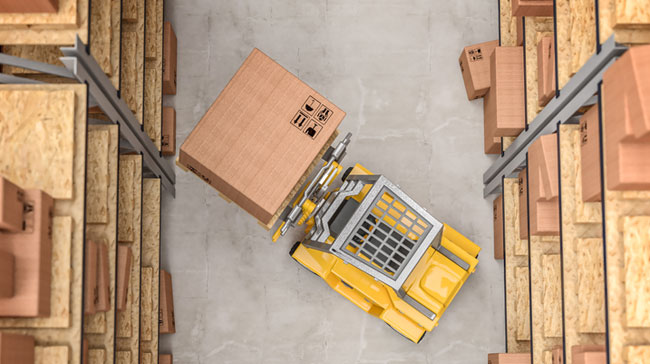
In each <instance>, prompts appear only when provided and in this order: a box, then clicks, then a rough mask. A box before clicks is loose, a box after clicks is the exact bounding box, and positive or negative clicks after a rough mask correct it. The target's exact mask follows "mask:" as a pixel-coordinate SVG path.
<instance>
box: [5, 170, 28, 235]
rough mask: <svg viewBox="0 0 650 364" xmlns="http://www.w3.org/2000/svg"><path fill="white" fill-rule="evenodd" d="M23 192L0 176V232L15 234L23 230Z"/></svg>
mask: <svg viewBox="0 0 650 364" xmlns="http://www.w3.org/2000/svg"><path fill="white" fill-rule="evenodd" d="M24 196H25V192H24V191H23V190H22V189H21V188H20V187H18V186H16V185H15V184H13V183H11V181H9V180H8V179H6V178H4V177H2V176H0V230H7V231H9V232H13V233H17V232H19V231H21V230H22V229H23V222H24V221H23V199H24Z"/></svg>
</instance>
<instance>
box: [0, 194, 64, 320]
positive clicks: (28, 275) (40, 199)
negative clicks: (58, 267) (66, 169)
mask: <svg viewBox="0 0 650 364" xmlns="http://www.w3.org/2000/svg"><path fill="white" fill-rule="evenodd" d="M25 204H26V205H27V206H29V208H28V209H27V212H26V213H25V230H24V231H23V232H20V233H0V241H2V244H0V251H4V252H6V253H9V254H12V255H13V256H14V282H15V285H14V295H13V296H11V297H4V298H0V317H44V316H49V315H50V281H51V276H52V209H53V204H54V201H53V200H52V198H51V197H50V196H49V195H48V194H46V193H45V192H43V191H40V190H25Z"/></svg>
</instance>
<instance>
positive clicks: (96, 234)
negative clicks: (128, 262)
mask: <svg viewBox="0 0 650 364" xmlns="http://www.w3.org/2000/svg"><path fill="white" fill-rule="evenodd" d="M92 133H101V134H98V135H104V133H106V142H107V145H106V155H107V158H106V166H104V167H103V168H102V170H104V169H105V173H106V175H105V176H103V178H98V179H90V160H91V159H92V158H93V157H91V153H90V152H91V150H92V149H93V148H92V146H91V137H90V135H91V134H92ZM88 152H89V153H88V159H89V164H88V168H89V177H88V180H87V182H86V185H87V186H86V193H89V191H90V190H91V189H93V188H96V186H95V185H96V184H104V185H105V187H102V188H101V190H106V201H107V202H106V207H107V213H106V216H107V220H106V222H105V223H103V224H87V225H86V236H87V237H88V239H92V240H95V241H98V242H101V243H103V244H106V247H107V248H108V261H109V262H110V264H109V268H108V269H109V271H108V273H109V284H110V286H109V292H110V296H109V300H110V302H111V307H110V309H109V311H107V312H98V313H96V314H94V315H88V316H86V317H85V320H84V338H85V339H86V340H87V341H88V344H89V346H90V347H91V348H101V349H97V352H101V353H102V354H101V355H102V357H105V358H106V359H103V360H102V361H101V363H104V362H106V363H112V362H113V358H114V355H115V354H114V345H113V343H114V341H115V289H116V287H115V282H116V277H117V276H116V275H117V270H116V267H115V262H116V259H117V201H118V196H117V195H118V193H117V186H118V185H117V184H118V158H119V127H118V126H117V125H91V126H89V137H88ZM102 152H103V148H102ZM88 213H89V212H88V208H87V209H86V214H88ZM92 352H93V350H90V351H89V354H90V353H92ZM91 363H94V362H93V359H92V356H91ZM98 363H99V362H98Z"/></svg>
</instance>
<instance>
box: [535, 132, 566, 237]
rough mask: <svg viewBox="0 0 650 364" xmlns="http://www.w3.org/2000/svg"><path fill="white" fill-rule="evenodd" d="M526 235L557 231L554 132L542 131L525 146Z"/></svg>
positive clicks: (557, 232) (555, 143) (557, 191)
mask: <svg viewBox="0 0 650 364" xmlns="http://www.w3.org/2000/svg"><path fill="white" fill-rule="evenodd" d="M528 171H529V172H528V177H529V180H528V196H529V202H530V205H529V208H528V214H529V216H528V218H529V220H530V235H559V233H560V206H559V188H558V184H559V182H558V160H557V135H556V134H548V135H542V136H540V137H539V138H538V139H537V140H535V141H534V142H533V143H532V144H531V146H530V147H529V149H528Z"/></svg>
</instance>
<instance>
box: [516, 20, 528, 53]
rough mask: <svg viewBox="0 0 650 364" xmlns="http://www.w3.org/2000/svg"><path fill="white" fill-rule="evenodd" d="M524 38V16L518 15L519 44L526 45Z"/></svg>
mask: <svg viewBox="0 0 650 364" xmlns="http://www.w3.org/2000/svg"><path fill="white" fill-rule="evenodd" d="M524 38H526V34H525V32H524V17H523V16H518V17H517V46H523V45H524Z"/></svg>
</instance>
